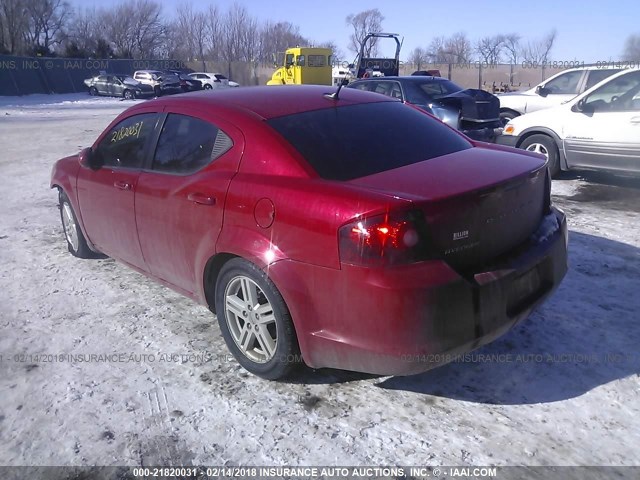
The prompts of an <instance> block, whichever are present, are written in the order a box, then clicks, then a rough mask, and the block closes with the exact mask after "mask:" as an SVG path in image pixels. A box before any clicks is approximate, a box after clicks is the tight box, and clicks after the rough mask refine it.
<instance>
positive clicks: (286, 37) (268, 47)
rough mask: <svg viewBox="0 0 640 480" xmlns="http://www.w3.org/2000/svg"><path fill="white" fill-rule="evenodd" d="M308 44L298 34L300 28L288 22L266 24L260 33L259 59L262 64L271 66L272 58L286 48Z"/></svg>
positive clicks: (307, 41)
mask: <svg viewBox="0 0 640 480" xmlns="http://www.w3.org/2000/svg"><path fill="white" fill-rule="evenodd" d="M309 43H310V42H309V40H307V39H306V38H304V37H303V36H302V35H301V34H300V28H299V27H298V26H297V25H293V24H292V23H290V22H278V23H270V22H267V23H266V24H264V25H263V26H262V29H261V32H260V58H261V60H262V62H263V64H268V65H270V64H272V63H273V60H274V56H275V55H278V54H280V53H282V52H284V51H285V50H286V49H287V48H291V47H296V46H305V45H308V44H309Z"/></svg>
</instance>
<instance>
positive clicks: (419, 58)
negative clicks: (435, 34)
mask: <svg viewBox="0 0 640 480" xmlns="http://www.w3.org/2000/svg"><path fill="white" fill-rule="evenodd" d="M427 62H428V57H427V51H426V50H425V49H424V48H422V47H416V48H414V49H413V50H412V51H411V53H410V54H409V63H410V64H412V65H414V68H415V69H416V70H422V65H423V64H426V63H427Z"/></svg>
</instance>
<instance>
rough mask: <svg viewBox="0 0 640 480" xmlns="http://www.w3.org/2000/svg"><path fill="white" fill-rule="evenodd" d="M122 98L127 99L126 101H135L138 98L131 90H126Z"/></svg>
mask: <svg viewBox="0 0 640 480" xmlns="http://www.w3.org/2000/svg"><path fill="white" fill-rule="evenodd" d="M122 96H123V97H124V98H125V100H133V99H134V98H136V96H135V94H134V93H133V92H132V91H131V90H125V91H124V92H123V93H122Z"/></svg>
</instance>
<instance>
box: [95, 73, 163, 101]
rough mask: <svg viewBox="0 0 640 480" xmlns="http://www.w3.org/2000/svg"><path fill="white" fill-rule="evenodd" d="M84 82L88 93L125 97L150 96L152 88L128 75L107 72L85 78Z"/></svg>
mask: <svg viewBox="0 0 640 480" xmlns="http://www.w3.org/2000/svg"><path fill="white" fill-rule="evenodd" d="M84 84H85V85H86V86H87V87H89V95H109V96H111V97H124V98H127V99H132V98H142V97H152V96H153V95H154V93H153V88H152V87H151V86H149V85H144V84H142V83H140V82H138V81H136V80H134V79H133V78H131V77H130V76H127V75H118V74H113V73H111V74H110V73H107V74H104V75H96V76H95V77H92V78H87V79H86V80H85V81H84Z"/></svg>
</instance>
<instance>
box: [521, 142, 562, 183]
mask: <svg viewBox="0 0 640 480" xmlns="http://www.w3.org/2000/svg"><path fill="white" fill-rule="evenodd" d="M520 148H522V149H524V150H527V151H528V152H535V153H540V154H542V155H544V156H545V157H546V158H547V160H548V162H549V173H550V174H551V177H556V176H557V175H558V173H560V153H559V152H558V146H557V145H556V142H554V140H553V138H551V137H550V136H548V135H531V136H530V137H527V138H525V139H524V141H523V142H522V144H521V145H520Z"/></svg>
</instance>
